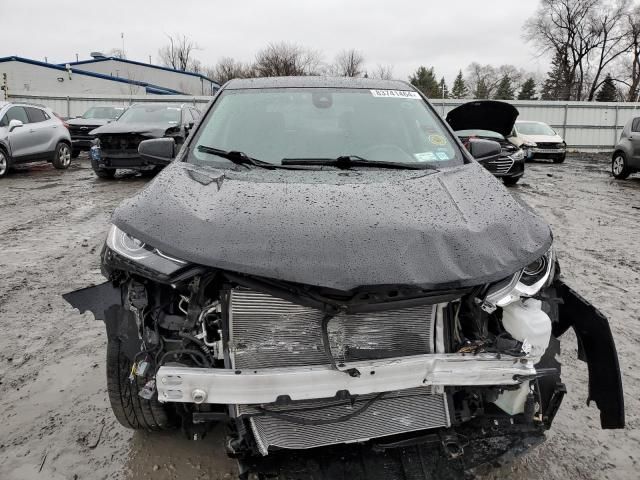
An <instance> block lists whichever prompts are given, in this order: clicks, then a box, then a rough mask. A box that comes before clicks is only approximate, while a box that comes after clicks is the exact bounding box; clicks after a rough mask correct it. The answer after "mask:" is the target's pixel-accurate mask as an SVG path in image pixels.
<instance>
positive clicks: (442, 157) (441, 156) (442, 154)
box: [436, 152, 449, 160]
mask: <svg viewBox="0 0 640 480" xmlns="http://www.w3.org/2000/svg"><path fill="white" fill-rule="evenodd" d="M436 155H437V156H438V158H439V159H440V160H449V154H448V153H447V152H436Z"/></svg>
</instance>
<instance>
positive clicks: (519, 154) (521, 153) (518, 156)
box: [510, 148, 525, 162]
mask: <svg viewBox="0 0 640 480" xmlns="http://www.w3.org/2000/svg"><path fill="white" fill-rule="evenodd" d="M510 157H511V159H512V160H513V161H515V162H519V161H520V160H524V157H525V154H524V150H522V149H521V148H519V149H518V150H517V151H516V152H514V153H513V155H510Z"/></svg>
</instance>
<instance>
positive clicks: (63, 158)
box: [58, 144, 71, 168]
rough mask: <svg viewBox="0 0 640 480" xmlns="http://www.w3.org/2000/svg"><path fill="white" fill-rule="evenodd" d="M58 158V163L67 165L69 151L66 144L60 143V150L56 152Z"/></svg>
mask: <svg viewBox="0 0 640 480" xmlns="http://www.w3.org/2000/svg"><path fill="white" fill-rule="evenodd" d="M58 158H59V160H60V164H61V165H62V166H64V167H65V168H66V167H68V166H69V164H70V163H71V151H70V150H69V147H68V146H67V145H64V144H63V145H61V146H60V150H59V152H58Z"/></svg>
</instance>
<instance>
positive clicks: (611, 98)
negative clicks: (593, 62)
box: [596, 73, 618, 102]
mask: <svg viewBox="0 0 640 480" xmlns="http://www.w3.org/2000/svg"><path fill="white" fill-rule="evenodd" d="M617 97H618V91H617V90H616V86H615V84H614V83H613V78H611V74H610V73H607V76H606V77H605V79H604V82H603V83H602V87H600V91H599V92H598V95H596V102H616V101H617Z"/></svg>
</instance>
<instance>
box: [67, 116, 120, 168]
mask: <svg viewBox="0 0 640 480" xmlns="http://www.w3.org/2000/svg"><path fill="white" fill-rule="evenodd" d="M125 110H126V107H122V106H99V107H91V108H90V109H89V110H87V111H86V112H84V114H83V115H82V116H81V117H76V118H72V119H69V120H67V124H68V125H69V133H70V134H71V144H72V150H71V157H73V158H76V157H77V156H78V155H80V152H82V151H88V150H89V149H90V148H91V146H92V145H93V140H94V138H95V137H94V136H93V135H91V134H90V132H91V131H92V130H95V129H96V128H98V127H101V126H102V125H106V124H107V123H109V122H113V121H114V120H116V119H117V118H118V117H119V116H120V115H122V112H124V111H125Z"/></svg>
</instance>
